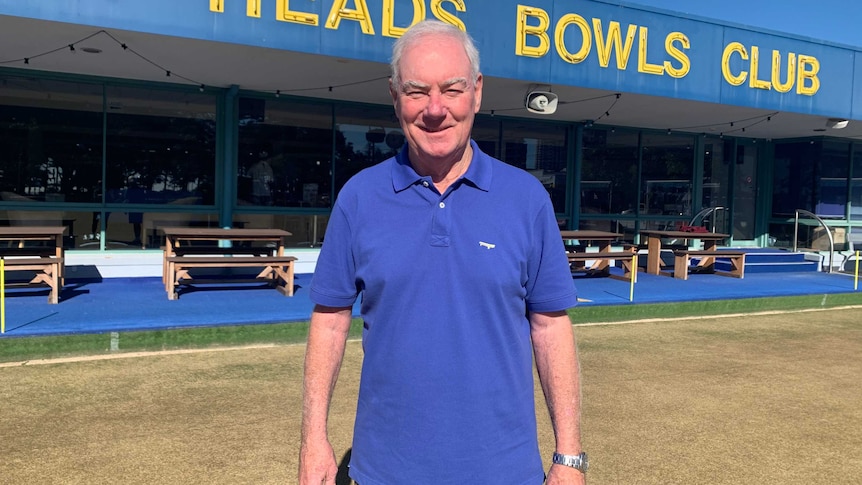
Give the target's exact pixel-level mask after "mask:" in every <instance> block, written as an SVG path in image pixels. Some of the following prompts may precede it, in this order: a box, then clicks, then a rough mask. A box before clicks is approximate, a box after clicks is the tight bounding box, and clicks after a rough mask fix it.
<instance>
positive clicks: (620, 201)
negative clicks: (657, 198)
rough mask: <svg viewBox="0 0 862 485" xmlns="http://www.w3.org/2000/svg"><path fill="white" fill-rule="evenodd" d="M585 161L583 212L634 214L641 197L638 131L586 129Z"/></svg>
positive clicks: (582, 174) (582, 179) (582, 189)
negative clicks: (639, 191)
mask: <svg viewBox="0 0 862 485" xmlns="http://www.w3.org/2000/svg"><path fill="white" fill-rule="evenodd" d="M582 163H583V166H582V167H581V194H580V195H581V213H582V214H585V215H587V214H626V215H631V216H632V217H634V216H635V215H636V208H637V201H638V196H637V194H638V187H637V180H638V133H637V132H636V131H626V130H619V129H613V130H602V129H585V130H584V141H583V161H582ZM633 225H634V223H633V221H632V226H633Z"/></svg>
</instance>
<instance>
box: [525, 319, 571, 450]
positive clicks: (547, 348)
mask: <svg viewBox="0 0 862 485" xmlns="http://www.w3.org/2000/svg"><path fill="white" fill-rule="evenodd" d="M530 325H531V336H532V339H533V351H534V352H535V355H536V368H537V370H538V373H539V381H540V382H541V384H542V391H543V392H544V394H545V401H546V402H547V404H548V412H549V413H550V416H551V423H552V425H553V427H554V436H555V438H556V451H558V452H559V453H563V454H573V455H576V454H578V453H580V452H581V451H582V450H581V436H580V432H581V419H580V418H581V414H580V412H581V394H580V366H579V363H578V356H577V348H576V345H575V339H574V333H573V332H572V324H571V321H570V320H569V317H568V315H567V314H566V313H565V312H557V313H543V314H532V315H531V316H530Z"/></svg>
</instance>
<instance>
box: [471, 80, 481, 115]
mask: <svg viewBox="0 0 862 485" xmlns="http://www.w3.org/2000/svg"><path fill="white" fill-rule="evenodd" d="M482 81H483V78H482V73H481V72H480V73H479V75H478V76H476V84H475V86H474V88H473V90H474V91H475V93H476V94H475V98H476V104H475V106H473V113H478V112H479V109H480V108H481V107H482Z"/></svg>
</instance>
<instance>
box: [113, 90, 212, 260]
mask: <svg viewBox="0 0 862 485" xmlns="http://www.w3.org/2000/svg"><path fill="white" fill-rule="evenodd" d="M106 100H107V110H106V113H107V114H106V120H107V132H106V134H105V160H106V164H105V181H104V187H105V202H106V203H108V204H123V205H124V206H126V205H131V207H128V206H127V207H123V208H122V210H119V211H118V210H116V209H115V210H112V211H106V212H105V213H104V219H105V221H104V225H105V227H106V235H105V237H106V241H105V246H106V247H109V248H110V247H115V246H116V247H123V246H128V247H139V248H140V247H147V245H148V243H149V242H150V241H148V239H149V238H150V237H149V235H148V234H146V233H145V231H144V226H146V221H147V220H158V218H159V217H163V215H162V214H159V213H153V214H150V213H149V212H148V209H147V208H146V207H140V206H144V205H149V204H170V205H176V206H178V207H177V209H185V210H188V206H195V205H197V206H212V205H214V204H215V164H216V158H215V150H216V146H215V145H216V132H215V126H216V123H215V119H216V102H215V96H213V95H209V94H204V93H199V92H197V91H194V92H176V91H164V90H159V89H147V88H138V87H128V86H108V87H107V88H106ZM99 182H100V181H97V183H96V185H99ZM134 206H138V207H134Z"/></svg>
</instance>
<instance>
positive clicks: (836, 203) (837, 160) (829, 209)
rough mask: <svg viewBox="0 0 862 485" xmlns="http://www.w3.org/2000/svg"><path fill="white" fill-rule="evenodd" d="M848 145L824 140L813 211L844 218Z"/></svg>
mask: <svg viewBox="0 0 862 485" xmlns="http://www.w3.org/2000/svg"><path fill="white" fill-rule="evenodd" d="M849 157H850V145H849V144H848V143H839V142H833V141H824V142H823V145H822V149H821V152H820V163H819V165H820V170H819V172H820V173H819V180H818V181H817V196H816V201H817V203H816V205H815V207H814V209H815V210H814V213H815V214H817V215H818V216H820V217H833V218H835V217H837V218H841V219H844V217H845V210H846V208H847V184H848V183H849V174H850V159H849Z"/></svg>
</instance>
